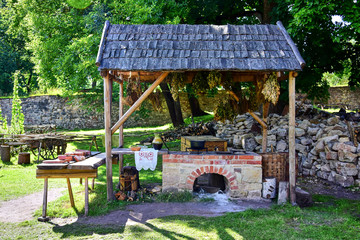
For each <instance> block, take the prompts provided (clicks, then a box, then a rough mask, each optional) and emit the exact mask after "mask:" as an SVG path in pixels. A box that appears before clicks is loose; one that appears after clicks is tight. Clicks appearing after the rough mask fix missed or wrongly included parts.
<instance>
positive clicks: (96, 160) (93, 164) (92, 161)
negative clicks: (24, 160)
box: [37, 151, 105, 170]
mask: <svg viewBox="0 0 360 240" xmlns="http://www.w3.org/2000/svg"><path fill="white" fill-rule="evenodd" d="M99 153H100V152H95V151H92V152H91V156H92V157H89V158H87V159H85V160H83V161H80V162H76V163H41V164H39V165H37V168H38V169H43V170H50V169H52V170H54V169H85V170H86V169H89V170H90V169H96V168H98V167H99V166H101V165H102V164H104V163H105V156H103V154H105V153H101V154H99ZM72 165H75V166H72Z"/></svg>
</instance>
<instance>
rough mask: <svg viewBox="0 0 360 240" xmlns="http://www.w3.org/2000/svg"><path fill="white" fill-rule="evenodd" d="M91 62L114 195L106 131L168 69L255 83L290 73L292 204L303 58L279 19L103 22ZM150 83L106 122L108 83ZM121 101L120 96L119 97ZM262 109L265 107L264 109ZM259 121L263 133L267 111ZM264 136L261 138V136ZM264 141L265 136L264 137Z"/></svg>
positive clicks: (119, 123) (118, 126) (122, 118)
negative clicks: (98, 82) (99, 90)
mask: <svg viewBox="0 0 360 240" xmlns="http://www.w3.org/2000/svg"><path fill="white" fill-rule="evenodd" d="M96 65H97V66H98V67H99V71H100V72H101V75H102V76H103V78H104V115H105V149H106V171H107V196H108V200H109V201H110V200H112V199H113V189H112V159H111V135H112V134H114V133H115V131H117V129H120V140H119V145H120V146H122V144H123V138H122V125H123V123H124V122H125V121H126V119H127V118H128V117H129V116H130V115H131V114H132V113H133V112H134V111H135V110H136V109H137V108H138V107H139V105H140V104H141V103H142V102H143V101H144V100H145V99H146V98H147V96H148V95H149V94H150V93H151V92H152V91H153V90H154V89H155V88H156V87H157V86H158V85H159V84H160V83H161V82H162V81H163V80H164V79H165V78H166V76H167V75H168V74H169V72H185V73H186V75H187V76H188V78H190V79H191V77H192V76H194V72H198V71H220V72H228V71H231V72H233V75H234V79H236V80H237V81H254V80H255V79H256V78H255V77H256V76H259V75H264V74H267V73H270V72H278V73H279V74H280V75H281V74H282V73H284V72H290V74H289V158H290V192H291V202H292V203H295V191H294V190H295V77H296V71H300V70H301V69H302V68H303V67H304V66H305V62H304V60H303V58H302V57H301V56H300V53H299V51H298V49H297V48H296V46H295V44H294V42H293V41H292V40H291V38H290V36H289V35H288V33H287V32H286V30H285V28H284V27H283V25H282V23H281V22H277V24H276V25H229V24H228V25H222V26H216V25H183V24H180V25H111V24H110V23H109V21H106V22H105V26H104V30H103V34H102V38H101V42H100V46H99V51H98V56H97V59H96ZM134 78H136V79H138V80H140V81H147V82H152V85H151V86H150V87H149V88H148V89H147V90H146V91H145V92H144V93H143V95H142V96H141V97H140V98H139V99H138V101H136V102H135V103H134V104H133V105H132V107H130V109H129V110H128V111H127V112H126V113H125V114H123V112H122V111H123V108H122V103H121V101H120V108H119V109H120V110H119V118H120V119H119V121H117V123H115V125H113V126H111V122H110V119H111V116H110V113H111V96H112V82H113V81H115V82H117V83H119V84H120V95H121V96H122V89H123V81H124V80H128V79H134ZM120 99H121V97H120ZM265 110H266V109H265ZM264 114H265V115H264V118H263V120H261V119H260V118H259V117H257V116H256V115H255V114H252V115H253V116H254V117H255V118H257V120H258V121H259V122H262V126H263V135H265V136H266V111H264ZM263 139H264V137H263ZM265 141H266V137H265Z"/></svg>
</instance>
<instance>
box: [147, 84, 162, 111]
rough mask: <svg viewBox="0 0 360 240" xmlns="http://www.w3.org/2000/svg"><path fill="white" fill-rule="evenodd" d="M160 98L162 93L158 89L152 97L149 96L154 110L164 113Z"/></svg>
mask: <svg viewBox="0 0 360 240" xmlns="http://www.w3.org/2000/svg"><path fill="white" fill-rule="evenodd" d="M160 96H161V92H160V91H159V89H157V90H156V92H152V93H150V95H149V96H148V99H149V100H150V102H151V105H152V107H153V109H154V110H155V111H157V112H161V111H162V104H161V99H160Z"/></svg>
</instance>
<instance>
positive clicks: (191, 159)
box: [162, 152, 262, 199]
mask: <svg viewBox="0 0 360 240" xmlns="http://www.w3.org/2000/svg"><path fill="white" fill-rule="evenodd" d="M206 173H215V174H219V175H222V176H224V178H225V179H226V182H227V189H226V192H227V193H228V194H229V196H231V197H240V198H248V199H260V198H261V189H262V168H261V156H260V155H258V154H256V153H249V154H242V155H230V154H229V155H218V154H210V153H206V154H205V153H204V154H189V153H186V152H182V153H178V154H165V155H163V177H162V179H163V184H162V185H163V191H166V190H169V189H174V188H175V189H177V190H190V191H192V190H193V186H194V182H195V180H196V178H198V177H199V176H201V175H203V174H206Z"/></svg>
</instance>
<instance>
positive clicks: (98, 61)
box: [95, 20, 110, 67]
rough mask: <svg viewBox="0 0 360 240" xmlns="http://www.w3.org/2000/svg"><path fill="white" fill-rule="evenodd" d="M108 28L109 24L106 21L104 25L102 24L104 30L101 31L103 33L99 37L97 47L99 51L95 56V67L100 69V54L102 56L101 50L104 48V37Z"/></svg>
mask: <svg viewBox="0 0 360 240" xmlns="http://www.w3.org/2000/svg"><path fill="white" fill-rule="evenodd" d="M109 27H110V22H109V21H108V20H106V21H105V24H104V29H103V32H102V35H101V40H100V46H99V50H98V54H97V57H96V62H95V64H96V66H98V67H100V65H101V60H102V54H103V50H104V46H105V37H106V34H107V31H108V30H109Z"/></svg>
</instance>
